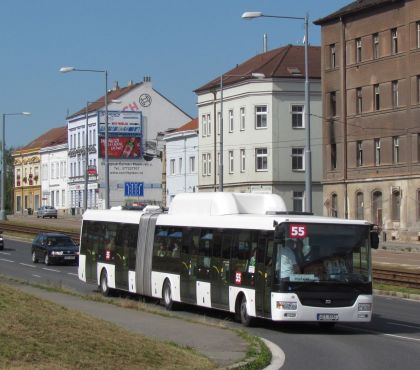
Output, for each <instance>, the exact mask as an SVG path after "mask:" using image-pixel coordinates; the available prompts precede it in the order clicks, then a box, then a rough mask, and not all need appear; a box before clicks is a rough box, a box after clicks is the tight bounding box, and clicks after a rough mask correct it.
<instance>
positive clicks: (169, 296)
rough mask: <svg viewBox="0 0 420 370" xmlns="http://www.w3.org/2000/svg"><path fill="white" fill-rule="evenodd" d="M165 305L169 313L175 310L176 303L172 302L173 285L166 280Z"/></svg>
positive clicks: (164, 290) (163, 294)
mask: <svg viewBox="0 0 420 370" xmlns="http://www.w3.org/2000/svg"><path fill="white" fill-rule="evenodd" d="M162 296H163V305H164V306H165V308H166V309H167V310H168V311H171V310H173V309H174V301H173V300H172V291H171V283H170V282H169V281H168V280H166V281H165V284H163V292H162Z"/></svg>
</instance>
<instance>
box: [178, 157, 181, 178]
mask: <svg viewBox="0 0 420 370" xmlns="http://www.w3.org/2000/svg"><path fill="white" fill-rule="evenodd" d="M178 173H179V174H180V175H181V174H182V158H179V160H178Z"/></svg>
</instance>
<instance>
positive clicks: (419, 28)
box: [416, 22, 420, 49]
mask: <svg viewBox="0 0 420 370" xmlns="http://www.w3.org/2000/svg"><path fill="white" fill-rule="evenodd" d="M416 46H417V49H420V22H416Z"/></svg>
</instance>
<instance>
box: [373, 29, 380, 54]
mask: <svg viewBox="0 0 420 370" xmlns="http://www.w3.org/2000/svg"><path fill="white" fill-rule="evenodd" d="M372 49H373V52H372V55H373V59H378V58H379V34H377V33H374V34H373V35H372Z"/></svg>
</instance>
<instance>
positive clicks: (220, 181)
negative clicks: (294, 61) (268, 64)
mask: <svg viewBox="0 0 420 370" xmlns="http://www.w3.org/2000/svg"><path fill="white" fill-rule="evenodd" d="M226 77H253V78H257V79H262V78H265V75H264V73H251V74H244V75H240V74H222V75H220V149H219V150H220V164H219V191H223V79H224V78H226ZM214 152H215V153H216V150H215V151H214ZM216 159H217V158H215V160H216Z"/></svg>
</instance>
